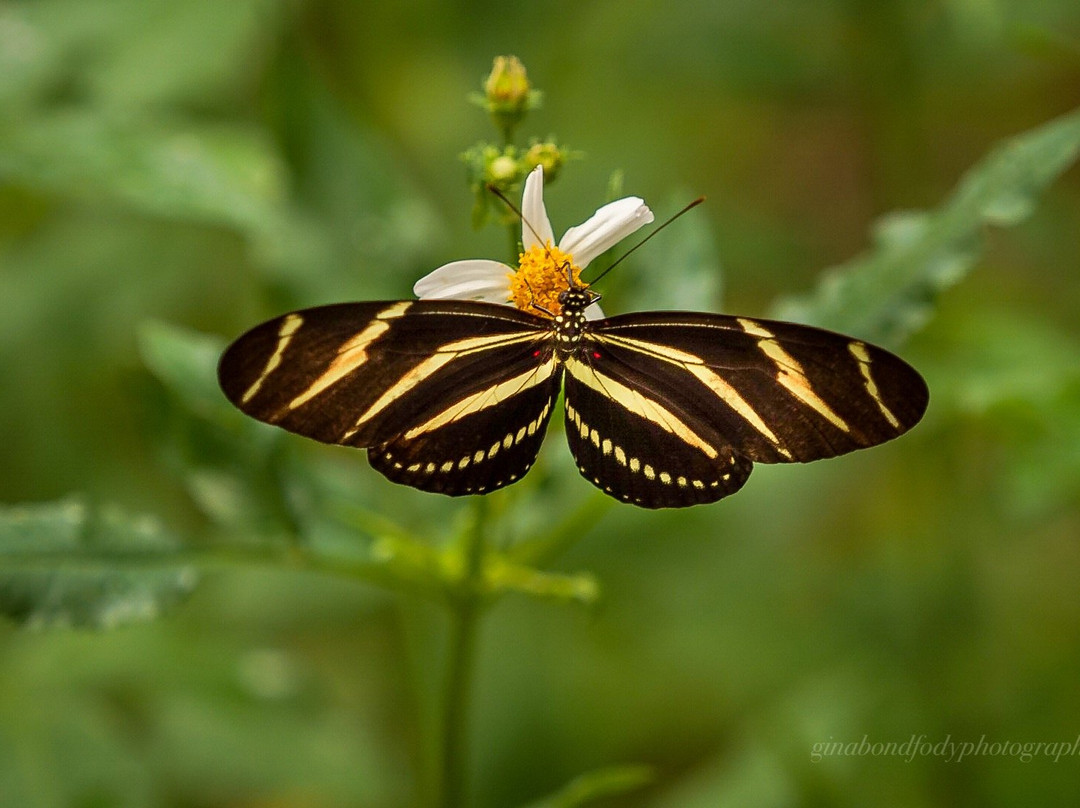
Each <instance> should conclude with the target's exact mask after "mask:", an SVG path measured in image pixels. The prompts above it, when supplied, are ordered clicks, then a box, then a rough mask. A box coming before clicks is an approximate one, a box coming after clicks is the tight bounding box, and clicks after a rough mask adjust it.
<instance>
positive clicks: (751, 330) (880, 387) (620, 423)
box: [566, 312, 929, 507]
mask: <svg viewBox="0 0 1080 808" xmlns="http://www.w3.org/2000/svg"><path fill="white" fill-rule="evenodd" d="M928 398H929V394H928V392H927V388H926V384H925V382H924V381H923V380H922V377H921V376H919V374H918V373H917V372H916V371H915V370H914V369H912V368H911V367H910V366H909V365H908V364H907V363H905V362H904V361H903V360H901V359H899V358H898V357H896V356H894V355H893V354H891V353H889V352H888V351H885V350H883V349H881V348H877V347H875V346H873V345H870V344H868V343H865V342H861V341H859V340H854V339H852V338H850V337H845V336H842V335H840V334H834V333H832V332H829V331H824V330H821V329H816V328H811V327H808V326H800V325H795V324H792V323H780V322H772V321H766V320H751V319H748V318H737V317H727V316H721V315H708V314H692V313H685V312H645V313H638V314H629V315H623V316H618V317H612V318H609V319H607V320H601V321H598V322H594V323H591V324H590V328H589V330H588V331H587V333H586V334H585V335H584V338H583V341H582V346H581V350H579V351H577V352H576V354H575V356H574V357H573V358H572V359H571V360H570V361H568V363H567V395H566V399H567V431H568V435H569V436H570V446H571V450H572V451H573V453H574V456H575V458H576V459H577V462H578V466H579V468H580V469H581V471H582V474H583V475H584V476H585V477H586V478H587V479H589V480H591V481H592V482H593V483H594V484H596V485H598V486H599V487H601V488H603V489H605V490H607V491H608V493H611V494H612V495H613V496H616V497H618V498H621V499H624V500H627V501H630V502H635V503H636V504H639V505H643V506H645V507H677V506H682V505H690V504H696V503H700V502H711V501H714V500H716V499H720V498H721V497H724V496H727V495H728V494H731V493H734V492H735V491H737V490H738V489H739V487H741V485H742V484H743V482H745V480H746V477H747V476H748V475H749V473H750V469H751V463H752V462H764V463H781V462H805V461H810V460H817V459H820V458H825V457H832V456H835V455H839V454H844V453H845V452H850V451H853V450H855V449H860V448H864V447H867V446H873V445H876V444H878V443H882V442H884V441H887V440H890V439H892V438H895V437H897V436H898V435H901V434H903V433H904V432H905V431H907V430H908V429H909V428H910V427H911V426H913V425H914V424H915V423H916V422H917V421H918V420H919V419H920V418H921V417H922V414H923V412H924V411H925V409H926V405H927V401H928ZM583 425H584V426H583Z"/></svg>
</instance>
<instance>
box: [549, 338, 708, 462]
mask: <svg viewBox="0 0 1080 808" xmlns="http://www.w3.org/2000/svg"><path fill="white" fill-rule="evenodd" d="M566 372H567V373H569V374H570V375H571V376H573V377H574V378H575V379H577V380H578V381H579V382H581V383H582V384H584V385H585V386H586V387H588V388H590V389H592V390H595V391H596V392H598V393H600V394H601V395H603V396H605V397H609V398H613V399H614V400H615V401H616V402H617V403H618V404H620V405H621V406H623V407H625V408H626V409H627V410H629V411H630V412H632V413H634V414H635V415H638V416H640V417H641V418H644V419H646V420H647V421H651V422H652V423H654V424H656V425H657V426H658V427H660V428H661V429H663V430H664V431H665V432H670V433H671V434H672V435H675V436H676V437H677V438H679V439H680V440H682V441H683V442H684V443H686V444H688V445H690V446H693V447H695V448H697V449H700V450H701V451H702V452H704V453H705V455H706V456H707V457H708V458H709V459H710V460H711V459H715V458H716V457H717V456H718V453H717V451H716V449H715V448H713V447H712V446H711V445H710V444H709V442H708V441H706V440H705V439H704V438H702V437H701V436H700V435H698V434H697V433H696V432H695V431H694V430H693V429H691V428H690V427H689V426H688V425H687V424H686V423H685V422H684V421H682V420H681V419H680V418H679V417H678V416H676V415H675V414H674V413H673V412H671V411H670V410H668V409H667V408H666V407H664V406H663V405H662V404H660V403H659V402H657V401H654V400H653V399H651V398H649V397H647V396H645V395H643V394H642V393H641V392H640V391H638V390H634V389H632V388H630V387H627V386H626V385H624V384H622V383H621V382H618V381H616V380H615V379H613V378H611V377H610V376H606V375H604V374H602V373H599V372H598V371H597V370H596V369H595V368H592V367H590V366H589V365H587V364H585V363H584V362H581V361H579V360H577V359H574V358H573V357H570V358H568V359H567V360H566ZM590 439H591V434H590ZM593 442H594V443H595V444H596V445H597V446H598V447H599V445H600V440H599V436H597V437H596V439H595V440H593Z"/></svg>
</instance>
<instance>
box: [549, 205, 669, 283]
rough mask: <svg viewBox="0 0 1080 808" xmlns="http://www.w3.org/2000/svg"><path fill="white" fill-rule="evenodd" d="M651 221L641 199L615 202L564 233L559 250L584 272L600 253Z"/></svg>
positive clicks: (646, 207)
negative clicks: (572, 258)
mask: <svg viewBox="0 0 1080 808" xmlns="http://www.w3.org/2000/svg"><path fill="white" fill-rule="evenodd" d="M652 220H653V214H652V211H651V210H649V207H648V206H647V205H646V204H645V202H644V201H643V200H642V199H639V198H638V197H636V196H628V197H625V198H624V199H616V200H615V201H614V202H609V203H608V204H606V205H604V206H603V207H602V208H600V209H599V210H598V211H596V213H594V214H593V215H592V216H590V217H589V218H588V219H587V220H586V221H584V222H582V223H581V224H579V225H578V226H577V227H571V228H570V229H569V230H567V231H566V234H565V235H564V236H563V237H562V241H560V242H559V249H560V250H562V251H563V252H568V253H570V254H571V255H572V256H574V263H575V264H577V266H579V267H581V268H582V269H584V268H585V267H586V266H588V264H589V262H590V261H592V260H593V259H594V258H596V256H598V255H600V253H602V252H604V250H606V249H608V248H609V247H613V246H614V245H615V244H617V243H618V242H619V241H621V240H622V239H624V238H626V237H627V236H629V235H630V234H631V233H633V232H634V231H635V230H637V229H638V228H639V227H643V226H644V225H647V224H648V223H649V222H651V221H652Z"/></svg>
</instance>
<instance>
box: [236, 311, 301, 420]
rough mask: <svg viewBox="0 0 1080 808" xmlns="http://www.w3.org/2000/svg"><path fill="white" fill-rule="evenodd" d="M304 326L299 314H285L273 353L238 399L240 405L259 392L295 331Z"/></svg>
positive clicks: (275, 367)
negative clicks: (257, 376)
mask: <svg viewBox="0 0 1080 808" xmlns="http://www.w3.org/2000/svg"><path fill="white" fill-rule="evenodd" d="M303 324H304V318H303V317H301V316H300V315H299V314H287V315H286V316H285V319H284V320H282V321H281V328H279V329H278V341H277V345H276V346H275V347H274V352H273V353H272V354H270V358H269V359H268V360H266V367H264V368H263V371H262V373H260V374H259V378H257V379H256V380H255V381H254V382H253V383H252V385H251V387H249V388H248V389H247V391H246V392H245V393H244V395H243V396H241V398H240V403H241V404H247V403H248V402H249V401H251V399H253V398H254V397H255V394H256V393H258V392H259V388H261V387H262V385H263V382H265V381H266V379H267V377H269V376H270V374H271V373H273V372H274V371H275V370H277V368H278V366H279V365H280V364H281V357H282V356H283V355H284V353H285V349H286V348H288V347H289V343H290V342H292V338H293V335H294V334H295V333H296V331H297V329H298V328H300V326H302V325H303Z"/></svg>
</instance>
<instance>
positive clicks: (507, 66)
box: [461, 56, 572, 227]
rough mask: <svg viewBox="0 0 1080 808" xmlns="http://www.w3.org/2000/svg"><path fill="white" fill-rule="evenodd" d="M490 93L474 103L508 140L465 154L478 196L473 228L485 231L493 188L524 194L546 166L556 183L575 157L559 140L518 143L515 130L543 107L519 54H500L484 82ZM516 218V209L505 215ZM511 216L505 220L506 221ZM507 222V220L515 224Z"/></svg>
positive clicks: (546, 177)
mask: <svg viewBox="0 0 1080 808" xmlns="http://www.w3.org/2000/svg"><path fill="white" fill-rule="evenodd" d="M483 88H484V91H483V93H482V94H480V93H477V94H474V95H473V96H471V99H472V100H473V101H474V102H475V103H476V104H478V105H479V106H481V107H483V108H484V109H486V110H487V112H488V114H489V115H490V116H491V120H492V123H494V124H495V127H496V129H498V130H499V134H500V135H501V138H502V142H501V144H500V145H495V144H493V143H490V142H484V141H482V142H480V143H477V144H476V145H474V146H473V147H472V148H470V149H468V150H467V151H465V152H464V153H463V154H462V155H461V159H462V160H463V161H464V163H465V165H466V167H467V171H468V181H469V188H470V190H471V191H472V192H473V199H474V205H473V215H472V220H473V226H474V227H481V226H482V225H483V224H484V223H485V222H486V221H487V219H488V215H489V213H490V205H491V203H492V200H493V196H492V194H491V193H490V192H489V190H488V187H489V186H493V187H495V188H498V189H499V190H500V191H502V192H503V193H504V194H506V195H507V196H510V197H513V196H516V195H518V192H519V189H520V187H521V184H522V182H523V181H524V180H525V177H526V176H527V175H528V173H529V172H530V171H532V170H533V169H534V168H535V167H536V166H538V165H542V166H543V167H544V180H545V182H546V183H548V184H550V183H551V182H552V181H554V180H555V178H556V177H558V175H559V170H560V169H561V168H562V166H563V164H564V163H565V162H566V161H567V159H569V158H570V157H571V156H572V155H571V152H570V151H569V150H568V149H566V148H565V147H562V146H560V145H559V144H558V143H557V142H556V141H555V139H554V138H553V137H549V138H548V139H546V140H542V141H541V140H537V139H535V138H534V139H532V140H531V141H530V142H529V144H528V146H525V147H520V146H517V145H515V144H514V132H515V130H516V129H517V127H518V125H519V124H520V123H521V122H522V120H524V118H525V115H526V113H528V112H529V111H530V110H532V109H535V108H536V107H538V106H539V105H540V99H541V93H540V91H539V90H536V89H534V88H533V87H532V85H531V84H529V77H528V75H527V74H526V72H525V65H523V64H522V63H521V61H520V60H519V59H518V58H517V57H516V56H497V57H495V62H494V64H493V65H492V68H491V72H490V73H489V74H488V75H487V77H486V78H485V79H484V83H483ZM505 213H506V214H507V216H508V217H510V218H512V217H513V213H512V211H505ZM502 218H507V217H504V216H500V219H502ZM510 218H507V221H510Z"/></svg>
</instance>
